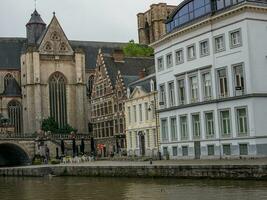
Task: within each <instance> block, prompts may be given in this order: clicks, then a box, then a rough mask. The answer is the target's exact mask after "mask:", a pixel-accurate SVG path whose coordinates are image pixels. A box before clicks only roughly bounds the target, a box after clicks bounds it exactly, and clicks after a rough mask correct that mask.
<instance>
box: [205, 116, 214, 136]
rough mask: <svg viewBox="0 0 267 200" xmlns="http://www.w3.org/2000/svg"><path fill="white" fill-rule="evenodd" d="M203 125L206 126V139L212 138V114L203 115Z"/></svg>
mask: <svg viewBox="0 0 267 200" xmlns="http://www.w3.org/2000/svg"><path fill="white" fill-rule="evenodd" d="M205 125H206V135H207V137H208V138H211V137H214V135H215V130H214V118H213V113H212V112H210V113H205Z"/></svg>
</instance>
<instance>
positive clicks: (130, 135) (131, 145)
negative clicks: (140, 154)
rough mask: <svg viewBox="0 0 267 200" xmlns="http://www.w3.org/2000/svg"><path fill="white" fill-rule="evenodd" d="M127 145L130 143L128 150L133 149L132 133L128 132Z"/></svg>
mask: <svg viewBox="0 0 267 200" xmlns="http://www.w3.org/2000/svg"><path fill="white" fill-rule="evenodd" d="M129 143H130V148H133V138H132V132H129Z"/></svg>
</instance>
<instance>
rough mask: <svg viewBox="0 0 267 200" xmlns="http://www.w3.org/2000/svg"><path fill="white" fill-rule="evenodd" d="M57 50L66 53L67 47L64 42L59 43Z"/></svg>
mask: <svg viewBox="0 0 267 200" xmlns="http://www.w3.org/2000/svg"><path fill="white" fill-rule="evenodd" d="M59 50H60V51H67V50H68V49H67V45H66V44H65V43H64V42H62V43H60V46H59Z"/></svg>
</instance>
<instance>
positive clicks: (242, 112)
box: [236, 108, 248, 135]
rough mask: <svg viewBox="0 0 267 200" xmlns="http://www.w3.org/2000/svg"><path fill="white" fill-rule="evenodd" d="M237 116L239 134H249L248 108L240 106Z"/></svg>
mask: <svg viewBox="0 0 267 200" xmlns="http://www.w3.org/2000/svg"><path fill="white" fill-rule="evenodd" d="M236 115H237V116H236V117H237V132H238V134H239V135H247V134H248V120H247V109H246V108H238V109H236Z"/></svg>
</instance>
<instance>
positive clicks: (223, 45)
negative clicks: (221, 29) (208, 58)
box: [213, 34, 225, 53]
mask: <svg viewBox="0 0 267 200" xmlns="http://www.w3.org/2000/svg"><path fill="white" fill-rule="evenodd" d="M218 38H222V43H221V45H222V46H221V48H219V49H218V48H217V47H218V45H217V39H218ZM213 42H214V52H215V53H219V52H222V51H225V35H224V34H220V35H217V36H215V37H214V38H213Z"/></svg>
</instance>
